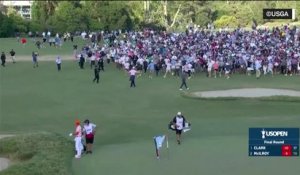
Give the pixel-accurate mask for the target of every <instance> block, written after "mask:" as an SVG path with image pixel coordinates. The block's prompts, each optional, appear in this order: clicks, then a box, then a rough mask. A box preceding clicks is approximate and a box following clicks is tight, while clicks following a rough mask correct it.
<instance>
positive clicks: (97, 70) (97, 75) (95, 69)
mask: <svg viewBox="0 0 300 175" xmlns="http://www.w3.org/2000/svg"><path fill="white" fill-rule="evenodd" d="M99 73H100V69H99V67H98V66H97V65H96V66H95V68H94V75H95V77H94V79H93V82H95V81H97V83H99V78H100V77H99Z"/></svg>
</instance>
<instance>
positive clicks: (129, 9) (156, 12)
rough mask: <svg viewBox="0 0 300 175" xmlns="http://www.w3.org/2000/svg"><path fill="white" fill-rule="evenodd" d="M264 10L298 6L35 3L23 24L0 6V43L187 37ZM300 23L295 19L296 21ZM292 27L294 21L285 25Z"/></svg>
mask: <svg viewBox="0 0 300 175" xmlns="http://www.w3.org/2000/svg"><path fill="white" fill-rule="evenodd" d="M264 8H294V9H296V13H297V15H296V17H298V18H299V15H300V1H168V0H161V1H149V0H145V1H80V0H75V1H37V0H36V1H34V2H33V5H32V19H31V20H25V19H22V18H21V17H20V16H19V15H18V14H17V13H16V11H15V10H14V9H13V8H11V7H8V8H7V7H4V6H1V5H0V10H1V12H2V13H0V37H10V36H14V34H15V33H16V32H20V33H27V32H29V31H32V32H34V31H40V32H41V31H47V30H50V31H53V32H59V33H62V32H75V31H99V30H119V29H123V30H139V29H141V28H144V27H151V28H153V29H160V30H168V31H183V30H185V29H186V26H188V25H190V24H196V25H199V26H200V27H201V28H204V27H206V26H207V24H214V26H215V27H216V28H223V27H238V26H239V27H251V25H253V23H255V24H257V25H259V24H264V23H266V22H272V20H264V19H263V16H262V9H264ZM297 20H298V19H296V21H297ZM287 22H291V21H289V20H288V21H287Z"/></svg>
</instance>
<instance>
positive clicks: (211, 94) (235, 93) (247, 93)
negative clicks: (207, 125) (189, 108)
mask: <svg viewBox="0 0 300 175" xmlns="http://www.w3.org/2000/svg"><path fill="white" fill-rule="evenodd" d="M193 95H195V96H197V97H202V98H216V97H250V98H253V97H270V96H292V97H300V91H294V90H286V89H265V88H245V89H229V90H218V91H202V92H195V93H193Z"/></svg>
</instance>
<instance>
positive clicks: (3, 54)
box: [1, 52, 6, 67]
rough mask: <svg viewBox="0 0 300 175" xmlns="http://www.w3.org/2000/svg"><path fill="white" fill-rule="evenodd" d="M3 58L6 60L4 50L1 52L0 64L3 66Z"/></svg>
mask: <svg viewBox="0 0 300 175" xmlns="http://www.w3.org/2000/svg"><path fill="white" fill-rule="evenodd" d="M5 60H6V55H5V53H4V52H2V54H1V65H2V66H3V67H5Z"/></svg>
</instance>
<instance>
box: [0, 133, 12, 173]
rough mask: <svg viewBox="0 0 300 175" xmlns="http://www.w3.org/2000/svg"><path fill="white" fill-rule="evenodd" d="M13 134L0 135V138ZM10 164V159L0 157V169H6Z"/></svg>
mask: <svg viewBox="0 0 300 175" xmlns="http://www.w3.org/2000/svg"><path fill="white" fill-rule="evenodd" d="M12 136H13V135H0V139H2V138H5V137H12ZM10 164H11V161H10V160H9V159H7V158H3V157H0V171H2V170H4V169H6V168H8V167H9V165H10Z"/></svg>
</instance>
